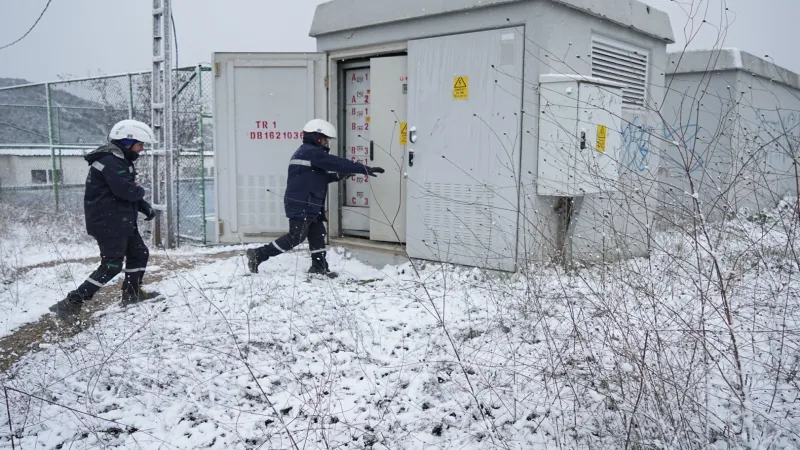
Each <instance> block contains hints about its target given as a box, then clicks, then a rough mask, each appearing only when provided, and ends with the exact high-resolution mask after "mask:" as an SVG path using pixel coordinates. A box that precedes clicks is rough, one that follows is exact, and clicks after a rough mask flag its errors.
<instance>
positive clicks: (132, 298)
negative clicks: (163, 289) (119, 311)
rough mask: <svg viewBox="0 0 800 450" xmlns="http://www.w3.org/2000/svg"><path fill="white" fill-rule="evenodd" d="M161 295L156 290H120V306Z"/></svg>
mask: <svg viewBox="0 0 800 450" xmlns="http://www.w3.org/2000/svg"><path fill="white" fill-rule="evenodd" d="M158 297H161V294H159V293H158V292H147V291H145V290H144V289H139V290H138V291H122V306H128V305H133V304H136V303H139V302H143V301H146V300H152V299H154V298H158Z"/></svg>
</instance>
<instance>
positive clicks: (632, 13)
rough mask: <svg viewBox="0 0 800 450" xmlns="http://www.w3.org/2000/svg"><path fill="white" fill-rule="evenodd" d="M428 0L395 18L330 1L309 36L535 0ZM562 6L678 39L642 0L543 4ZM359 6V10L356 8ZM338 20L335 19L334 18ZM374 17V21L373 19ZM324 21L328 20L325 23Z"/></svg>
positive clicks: (368, 4) (354, 0)
mask: <svg viewBox="0 0 800 450" xmlns="http://www.w3.org/2000/svg"><path fill="white" fill-rule="evenodd" d="M425 1H426V0H407V3H412V2H418V3H420V7H415V6H414V5H404V8H403V10H404V11H418V12H415V13H404V14H402V15H401V14H396V13H395V14H393V13H392V11H391V10H390V9H389V8H386V5H385V4H384V5H379V4H377V3H378V2H377V1H376V0H330V1H327V2H325V3H321V4H319V5H317V8H316V10H315V12H314V18H313V20H312V23H311V29H310V30H309V36H311V37H318V36H322V35H326V34H332V33H337V32H344V31H348V30H355V29H359V28H365V27H370V26H378V25H382V24H387V23H394V22H401V21H405V20H414V19H420V18H424V17H435V16H438V15H443V14H450V13H457V12H460V11H470V10H475V9H482V8H490V7H492V6H498V5H507V4H514V3H521V2H524V1H532V0H454V1H450V2H449V6H450V7H448V6H444V5H443V3H444V2H437V3H436V4H434V5H430V4H428V5H425V6H427V7H423V6H422V4H423V3H424V2H425ZM543 1H549V2H552V3H556V4H560V5H563V6H566V7H569V8H572V9H576V10H579V11H582V12H584V13H586V14H590V15H592V16H595V17H599V18H601V19H605V20H608V21H610V22H613V23H615V24H617V25H620V26H623V27H625V28H630V29H633V30H635V31H638V32H640V33H643V34H646V35H648V36H651V37H654V38H656V39H659V40H663V41H665V42H667V43H674V42H675V36H674V34H673V31H672V24H671V22H670V20H669V15H667V13H665V12H663V11H661V10H659V9H656V8H654V7H652V6H648V5H646V4H644V3H642V2H640V1H639V0H628V4H629V5H630V8H628V9H627V10H626V9H624V8H623V9H615V8H605V9H604V8H603V0H543ZM355 5H358V6H359V8H355ZM348 9H359V10H360V11H362V14H359V15H352V14H348V13H347V10H348ZM337 15H338V16H340V17H341V16H344V17H346V19H343V20H336V19H335V17H336V16H337ZM332 17H333V18H334V19H331V18H332ZM370 17H372V20H369V18H370ZM323 18H324V20H323Z"/></svg>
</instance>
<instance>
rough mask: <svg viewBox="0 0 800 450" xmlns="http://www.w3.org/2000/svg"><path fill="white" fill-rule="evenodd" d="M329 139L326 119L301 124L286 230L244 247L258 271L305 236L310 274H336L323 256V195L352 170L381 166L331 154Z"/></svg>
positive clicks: (370, 171)
mask: <svg viewBox="0 0 800 450" xmlns="http://www.w3.org/2000/svg"><path fill="white" fill-rule="evenodd" d="M329 139H336V128H335V127H334V126H333V125H332V124H331V123H330V122H327V121H324V120H321V119H314V120H312V121H310V122H308V123H307V124H306V125H305V127H303V145H301V146H300V148H299V149H297V151H296V152H295V153H294V155H292V159H291V160H290V161H289V175H288V179H287V181H286V194H285V195H284V198H283V205H284V207H285V209H286V217H287V218H288V219H289V233H288V234H286V235H284V236H282V237H280V238H278V239H276V240H275V241H273V242H271V243H269V244H267V245H264V246H262V247H259V248H256V249H248V250H247V266H248V269H250V272H252V273H258V266H259V264H261V263H262V262H264V261H266V260H268V259H269V258H272V257H274V256H278V255H280V254H281V253H284V252H288V251H289V250H291V249H292V248H294V247H296V246H298V245H300V243H301V242H303V241H304V240H305V239H306V238H308V246H309V248H310V250H311V268H310V269H309V270H308V273H310V274H322V275H325V276H328V277H329V278H335V277H336V276H337V274H336V273H335V272H331V271H330V269H329V268H328V262H327V260H326V259H325V225H324V222H325V221H326V218H325V199H326V198H327V195H328V183H333V182H335V181H339V180H342V179H344V178H347V177H348V176H351V175H352V174H366V175H368V176H375V174H378V173H383V172H384V170H383V169H381V168H380V167H368V166H365V165H363V164H359V163H355V162H352V161H349V160H347V159H344V158H339V157H337V156H334V155H331V154H330V153H329V152H330V147H329V143H328V141H329Z"/></svg>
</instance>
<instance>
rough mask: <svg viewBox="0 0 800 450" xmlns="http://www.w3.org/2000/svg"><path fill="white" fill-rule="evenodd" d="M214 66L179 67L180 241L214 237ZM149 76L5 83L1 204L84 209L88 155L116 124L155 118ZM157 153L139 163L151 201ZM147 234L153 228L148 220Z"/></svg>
mask: <svg viewBox="0 0 800 450" xmlns="http://www.w3.org/2000/svg"><path fill="white" fill-rule="evenodd" d="M212 76H213V75H212V72H211V68H210V67H207V66H203V65H198V66H193V67H183V68H178V69H174V70H173V76H172V82H173V92H174V97H173V104H174V109H175V112H174V121H175V123H174V130H175V139H174V142H175V148H174V151H175V154H176V161H177V165H178V170H177V173H178V177H177V180H176V181H175V186H174V188H175V190H176V192H177V204H176V205H174V208H176V213H177V214H176V217H177V218H178V221H177V231H178V242H179V244H181V243H186V242H198V243H202V244H206V243H208V242H209V241H210V240H213V232H214V227H212V226H207V224H211V223H212V222H213V217H214V201H213V198H214V191H213V190H214V149H213V134H212V122H211V110H212V105H211V102H212V100H211V98H212V97H211V83H212ZM151 77H152V75H151V73H150V72H141V73H130V74H124V75H117V76H105V77H95V78H86V79H80V80H65V81H58V82H52V83H41V84H30V85H22V86H8V87H3V86H0V203H12V204H16V205H22V206H30V207H39V208H53V209H55V210H56V211H58V210H73V209H74V210H76V211H82V210H83V191H84V189H83V186H84V183H85V180H86V173H87V165H86V161H85V160H84V159H83V156H84V155H85V154H86V153H88V152H89V151H91V150H93V149H95V148H97V147H98V146H100V145H102V144H104V143H105V142H107V140H108V137H107V136H108V132H109V130H110V129H111V127H112V126H113V125H114V123H116V122H118V121H120V120H123V119H128V118H132V119H136V120H140V121H142V122H145V123H150V120H151V105H150V99H151V95H150V93H151ZM154 158H155V157H154V156H153V155H147V153H145V154H144V156H143V157H142V158H140V159H139V161H137V163H136V168H137V171H138V172H139V178H138V180H139V182H140V183H141V184H142V186H145V188H146V189H147V191H148V194H147V195H148V200H151V198H150V196H151V192H152V191H151V188H152V186H153V184H152V183H153V178H154V177H153V160H154ZM143 224H144V225H143V227H144V229H143V230H142V231H143V232H144V233H150V232H151V231H152V230H151V229H150V228H149V227H151V222H143Z"/></svg>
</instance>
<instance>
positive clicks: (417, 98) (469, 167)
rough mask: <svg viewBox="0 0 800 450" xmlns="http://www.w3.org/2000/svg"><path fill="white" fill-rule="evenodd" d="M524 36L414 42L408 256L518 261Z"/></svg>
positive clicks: (486, 264)
mask: <svg viewBox="0 0 800 450" xmlns="http://www.w3.org/2000/svg"><path fill="white" fill-rule="evenodd" d="M523 43H524V29H523V28H522V27H515V28H506V29H500V30H491V31H482V32H476V33H467V34H459V35H453V36H444V37H437V38H431V39H422V40H415V41H410V42H409V52H408V63H409V64H408V65H409V111H408V116H409V121H408V124H409V127H410V130H411V131H412V136H413V137H414V138H415V139H412V141H410V142H409V150H408V153H409V162H408V165H409V168H408V186H407V205H408V207H407V225H406V247H407V250H408V253H409V254H410V255H411V256H412V257H415V258H421V259H430V260H437V261H445V262H453V263H458V264H464V265H470V266H476V267H483V268H490V269H499V270H507V271H513V270H515V269H516V252H517V250H516V249H517V244H516V243H517V220H518V214H517V209H518V208H517V205H518V196H519V194H518V180H519V163H520V140H521V135H522V133H521V130H520V126H521V111H522V65H523V51H524V46H523ZM415 129H416V132H414V130H415Z"/></svg>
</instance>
